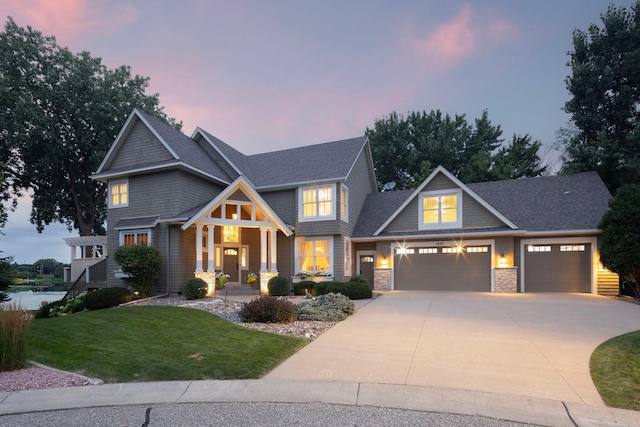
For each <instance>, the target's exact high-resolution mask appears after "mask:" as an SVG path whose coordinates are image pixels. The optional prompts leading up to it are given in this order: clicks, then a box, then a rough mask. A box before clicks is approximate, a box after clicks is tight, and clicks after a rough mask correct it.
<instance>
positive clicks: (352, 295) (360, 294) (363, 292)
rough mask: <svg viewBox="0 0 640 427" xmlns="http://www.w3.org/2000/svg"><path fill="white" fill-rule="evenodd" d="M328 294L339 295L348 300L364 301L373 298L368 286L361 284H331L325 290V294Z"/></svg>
mask: <svg viewBox="0 0 640 427" xmlns="http://www.w3.org/2000/svg"><path fill="white" fill-rule="evenodd" d="M330 292H333V293H334V294H337V293H340V294H342V295H344V296H346V297H348V298H349V299H365V298H371V297H372V296H373V292H372V291H371V288H370V287H369V285H367V284H366V283H361V282H347V283H342V282H331V283H330V284H329V285H327V287H326V288H325V293H327V294H328V293H330Z"/></svg>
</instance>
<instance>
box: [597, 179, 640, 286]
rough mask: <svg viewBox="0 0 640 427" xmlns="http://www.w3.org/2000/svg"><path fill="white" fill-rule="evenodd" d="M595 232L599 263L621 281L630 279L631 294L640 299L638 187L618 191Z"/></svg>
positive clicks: (639, 212) (639, 199)
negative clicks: (599, 240) (598, 238)
mask: <svg viewBox="0 0 640 427" xmlns="http://www.w3.org/2000/svg"><path fill="white" fill-rule="evenodd" d="M598 228H599V229H600V230H602V244H601V246H600V261H601V262H602V264H603V265H604V266H605V267H607V268H608V269H609V270H611V271H613V272H615V273H617V274H618V275H620V277H623V278H629V277H631V278H633V279H634V280H635V282H634V285H633V286H632V288H633V291H634V293H635V294H636V298H640V184H625V185H623V186H622V187H620V188H619V189H618V191H617V192H616V195H615V196H614V198H613V199H611V202H609V210H608V211H607V213H605V214H604V216H603V217H602V220H601V221H600V224H599V225H598Z"/></svg>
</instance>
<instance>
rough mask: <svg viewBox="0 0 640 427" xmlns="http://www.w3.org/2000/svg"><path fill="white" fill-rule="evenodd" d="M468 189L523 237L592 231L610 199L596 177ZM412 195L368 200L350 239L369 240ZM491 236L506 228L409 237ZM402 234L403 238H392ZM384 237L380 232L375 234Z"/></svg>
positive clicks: (582, 175) (500, 183) (551, 178)
mask: <svg viewBox="0 0 640 427" xmlns="http://www.w3.org/2000/svg"><path fill="white" fill-rule="evenodd" d="M467 187H468V188H469V189H470V190H471V191H473V192H474V193H476V194H477V195H478V196H479V197H481V198H482V199H483V200H484V201H485V202H487V203H488V204H489V205H491V206H492V207H493V208H495V209H496V210H497V211H498V212H500V213H501V214H502V215H504V216H505V217H506V218H507V219H509V220H510V221H511V222H513V223H514V224H515V225H516V226H517V227H518V228H519V229H520V230H521V231H525V232H554V231H555V232H557V231H580V230H595V229H597V228H598V223H599V222H600V219H601V218H602V215H604V213H605V212H606V211H607V209H608V204H609V200H610V199H611V194H610V193H609V191H608V190H607V188H606V186H605V185H604V183H603V182H602V180H601V179H600V177H599V176H598V174H597V173H596V172H584V173H578V174H573V175H556V176H548V177H537V178H525V179H512V180H506V181H491V182H479V183H473V184H467ZM414 191H415V190H404V191H391V192H383V193H376V194H370V195H368V196H367V198H366V200H365V203H364V206H363V208H362V211H361V213H360V217H359V218H358V222H357V223H356V226H355V228H354V231H353V234H352V237H353V238H367V237H373V233H375V232H376V230H378V228H379V227H380V226H382V224H384V222H385V221H386V220H387V219H388V218H389V217H390V216H391V215H392V214H393V213H394V212H395V211H396V210H397V209H398V208H399V207H400V206H401V205H402V204H403V203H404V202H405V201H406V200H407V199H408V198H409V197H411V195H412V194H413V193H414ZM492 230H493V231H501V232H502V231H508V230H509V228H508V227H503V228H495V229H470V230H464V229H456V230H437V231H420V232H418V231H417V230H416V232H415V233H411V234H413V235H418V234H423V235H436V234H446V233H451V232H455V233H479V232H483V233H486V232H490V231H492ZM402 234H406V233H400V234H397V235H398V236H400V235H402ZM384 235H385V233H384V232H383V233H381V234H380V236H384ZM395 235H396V234H394V236H395Z"/></svg>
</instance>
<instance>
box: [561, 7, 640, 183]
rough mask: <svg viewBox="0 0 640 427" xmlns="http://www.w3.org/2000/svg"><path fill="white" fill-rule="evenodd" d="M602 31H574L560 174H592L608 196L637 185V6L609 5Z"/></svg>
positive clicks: (639, 156)
mask: <svg viewBox="0 0 640 427" xmlns="http://www.w3.org/2000/svg"><path fill="white" fill-rule="evenodd" d="M601 20H602V26H601V27H599V26H597V25H595V24H592V25H591V26H589V28H588V30H587V31H582V30H578V29H576V30H575V31H574V32H573V50H572V51H570V52H569V55H570V60H569V63H568V64H567V65H569V66H570V67H571V76H569V77H567V79H566V84H567V89H568V90H569V92H570V93H571V100H569V101H568V102H567V103H566V104H565V111H566V112H567V113H569V114H571V124H570V127H569V128H568V130H565V132H563V133H562V134H561V135H560V137H559V142H560V143H561V144H562V145H563V147H564V155H563V171H564V172H581V171H589V170H595V171H597V172H598V173H599V174H600V176H601V177H602V179H603V181H604V182H605V184H607V187H608V188H609V190H611V191H615V190H616V189H617V188H618V187H619V186H620V185H622V184H624V183H626V182H640V150H638V146H639V144H640V127H639V125H640V109H639V106H640V49H638V46H640V1H637V2H636V3H635V4H634V5H633V6H632V7H631V10H630V11H629V10H627V9H625V8H624V7H621V8H617V7H615V6H614V5H610V6H609V8H608V9H607V12H606V13H604V14H602V15H601Z"/></svg>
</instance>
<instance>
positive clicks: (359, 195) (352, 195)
mask: <svg viewBox="0 0 640 427" xmlns="http://www.w3.org/2000/svg"><path fill="white" fill-rule="evenodd" d="M368 153H369V150H368V146H367V147H365V149H364V150H362V152H361V153H360V156H358V159H357V160H356V162H355V163H354V166H353V169H352V170H351V173H350V174H349V176H348V177H347V180H346V182H345V184H346V186H347V188H348V190H349V201H348V202H349V209H348V210H349V223H348V224H344V223H343V224H342V225H343V226H342V227H341V230H340V231H341V232H342V234H345V235H347V236H351V234H352V233H353V229H354V227H355V226H356V223H357V222H358V217H359V216H360V211H361V210H362V206H363V205H364V201H365V200H366V198H367V195H368V194H370V193H375V192H377V191H378V190H377V188H375V187H374V186H373V185H372V183H371V174H370V171H369V162H368V161H367V155H368ZM339 195H340V193H339Z"/></svg>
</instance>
